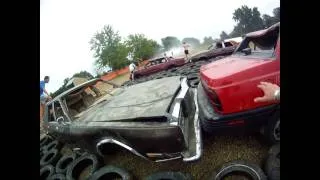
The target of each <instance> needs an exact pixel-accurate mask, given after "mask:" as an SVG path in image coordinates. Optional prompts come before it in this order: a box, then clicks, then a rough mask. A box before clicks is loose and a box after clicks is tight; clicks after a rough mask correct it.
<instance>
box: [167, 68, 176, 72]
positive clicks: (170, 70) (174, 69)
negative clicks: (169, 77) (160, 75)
mask: <svg viewBox="0 0 320 180" xmlns="http://www.w3.org/2000/svg"><path fill="white" fill-rule="evenodd" d="M177 70H178V69H177V68H172V69H169V70H168V71H169V72H176V71H177Z"/></svg>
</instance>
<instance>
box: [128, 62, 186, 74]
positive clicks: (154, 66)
mask: <svg viewBox="0 0 320 180" xmlns="http://www.w3.org/2000/svg"><path fill="white" fill-rule="evenodd" d="M184 64H185V59H184V58H168V59H166V58H165V57H161V58H156V59H153V60H149V62H148V63H147V64H146V65H145V66H144V67H142V68H139V69H138V70H136V71H134V77H135V78H139V77H142V76H148V75H150V74H154V73H157V72H159V71H164V70H168V69H170V68H173V67H179V66H182V65H184Z"/></svg>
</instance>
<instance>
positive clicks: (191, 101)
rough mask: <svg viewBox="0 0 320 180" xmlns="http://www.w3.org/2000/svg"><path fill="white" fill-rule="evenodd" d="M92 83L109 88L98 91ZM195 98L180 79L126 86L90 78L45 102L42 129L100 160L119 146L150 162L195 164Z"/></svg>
mask: <svg viewBox="0 0 320 180" xmlns="http://www.w3.org/2000/svg"><path fill="white" fill-rule="evenodd" d="M97 84H100V85H101V84H107V85H110V86H112V87H113V90H112V91H110V92H109V91H106V93H98V92H97V90H99V91H101V88H100V89H99V88H97ZM92 87H95V88H92ZM91 89H95V91H91ZM95 92H96V93H95ZM196 94H197V89H196V88H190V87H189V85H188V83H187V79H186V78H184V77H180V76H173V77H168V78H162V79H156V80H151V81H147V82H144V83H140V84H136V85H132V86H129V87H119V86H117V85H116V84H113V83H111V82H109V81H104V80H102V79H93V80H90V81H88V82H85V83H83V84H81V85H78V86H76V87H73V88H71V89H69V90H67V91H65V92H63V93H62V94H60V95H58V96H57V97H55V98H54V99H53V100H52V101H50V102H49V103H48V104H47V105H46V110H45V117H44V128H45V129H46V130H47V132H48V133H49V134H50V135H51V136H53V137H55V138H57V139H58V140H60V141H62V142H66V143H70V144H77V145H78V146H79V147H81V148H82V149H84V150H87V151H89V152H92V153H96V154H98V155H101V156H105V155H107V154H109V153H110V151H112V150H113V151H114V150H117V149H119V148H120V149H125V150H128V151H130V152H132V153H133V154H135V155H137V156H140V157H142V158H144V159H147V160H150V161H155V162H162V161H168V160H174V159H183V161H194V160H197V159H199V158H200V156H201V151H202V147H201V146H202V145H201V136H200V129H201V128H200V122H199V120H198V105H197V96H196Z"/></svg>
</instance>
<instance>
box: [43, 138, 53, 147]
mask: <svg viewBox="0 0 320 180" xmlns="http://www.w3.org/2000/svg"><path fill="white" fill-rule="evenodd" d="M52 141H53V139H52V138H51V137H50V136H45V137H43V138H42V139H40V147H42V146H45V145H47V144H49V143H50V142H52Z"/></svg>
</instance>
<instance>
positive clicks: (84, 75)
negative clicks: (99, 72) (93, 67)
mask: <svg viewBox="0 0 320 180" xmlns="http://www.w3.org/2000/svg"><path fill="white" fill-rule="evenodd" d="M72 77H80V78H87V79H93V78H94V77H93V75H92V74H90V73H89V72H87V71H80V72H79V73H76V74H74V75H73V76H72Z"/></svg>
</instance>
